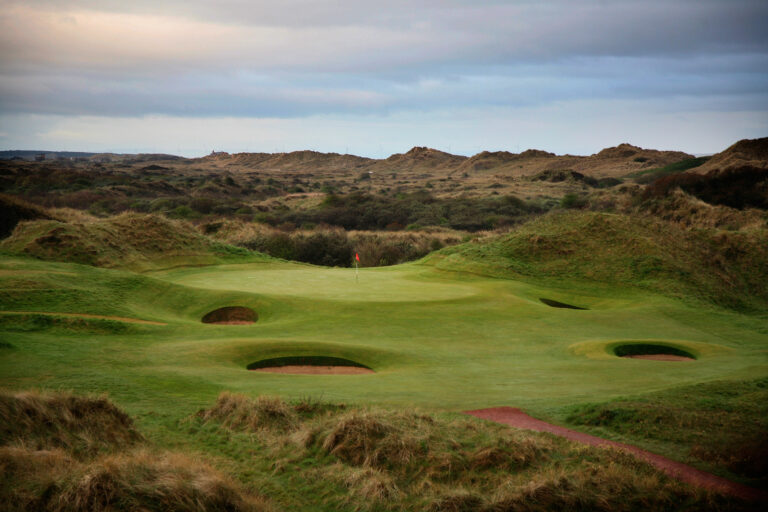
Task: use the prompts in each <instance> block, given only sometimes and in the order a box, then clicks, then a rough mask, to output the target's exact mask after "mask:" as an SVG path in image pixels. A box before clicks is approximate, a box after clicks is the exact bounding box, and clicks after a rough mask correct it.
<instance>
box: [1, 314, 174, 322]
mask: <svg viewBox="0 0 768 512" xmlns="http://www.w3.org/2000/svg"><path fill="white" fill-rule="evenodd" d="M0 315H47V316H64V317H69V318H96V319H99V320H115V321H117V322H126V323H129V324H146V325H168V324H166V323H164V322H153V321H151V320H140V319H138V318H128V317H124V316H105V315H90V314H88V313H57V312H55V311H0Z"/></svg>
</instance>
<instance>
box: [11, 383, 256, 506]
mask: <svg viewBox="0 0 768 512" xmlns="http://www.w3.org/2000/svg"><path fill="white" fill-rule="evenodd" d="M0 474H2V475H3V478H2V479H0V503H2V504H3V505H2V508H3V510H9V511H25V510H41V511H52V512H59V511H62V512H63V511H75V510H147V511H166V510H168V511H189V512H192V511H200V512H202V511H221V512H224V511H238V512H239V511H243V512H246V511H248V512H260V511H265V510H267V506H266V502H265V501H264V499H263V498H261V497H259V496H255V495H252V494H247V493H244V492H243V491H242V489H241V488H240V486H239V485H238V484H236V483H235V482H234V481H233V480H232V479H231V478H230V477H228V476H225V475H223V474H222V473H220V472H219V471H217V470H215V469H214V468H212V467H211V466H210V465H208V464H206V463H204V462H202V461H200V460H197V459H196V458H193V457H190V456H188V455H182V454H178V453H172V452H166V451H158V450H155V449H152V448H151V447H150V446H148V445H147V443H146V442H145V440H144V437H143V436H142V435H141V434H139V432H138V431H137V430H136V429H135V428H134V426H133V420H132V419H131V418H130V417H129V416H128V415H127V414H125V413H124V412H123V411H121V410H120V409H118V408H117V407H116V406H115V405H114V404H112V403H111V402H110V401H109V400H107V399H106V398H105V397H81V396H76V395H73V394H71V393H39V392H36V391H22V392H16V393H9V392H3V393H0Z"/></svg>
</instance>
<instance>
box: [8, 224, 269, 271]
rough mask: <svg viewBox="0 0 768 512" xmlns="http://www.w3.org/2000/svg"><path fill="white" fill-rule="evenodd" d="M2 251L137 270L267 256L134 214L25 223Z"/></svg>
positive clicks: (19, 226) (184, 227) (185, 226)
mask: <svg viewBox="0 0 768 512" xmlns="http://www.w3.org/2000/svg"><path fill="white" fill-rule="evenodd" d="M0 250H3V251H6V252H9V253H12V254H24V255H28V256H33V257H35V258H39V259H43V260H50V261H67V262H74V263H82V264H86V265H95V266H100V267H119V268H127V269H131V270H138V271H141V270H146V269H152V268H166V267H172V266H177V265H210V264H214V263H224V262H227V261H242V260H248V259H250V260H259V259H262V258H264V257H263V256H261V255H259V254H258V253H252V252H250V251H248V250H246V249H242V248H238V247H233V246H229V245H225V244H222V243H218V242H214V241H212V240H210V239H209V238H207V237H205V236H203V235H201V234H200V233H198V232H197V231H195V229H194V228H193V227H192V226H190V225H188V224H185V223H183V222H179V221H173V220H170V219H167V218H165V217H162V216H160V215H144V214H135V213H125V214H122V215H118V216H116V217H111V218H108V219H100V220H95V221H91V222H84V223H79V222H71V223H65V222H59V221H56V220H39V221H29V222H22V223H20V224H19V225H18V226H17V227H16V229H15V230H14V231H13V233H12V234H11V236H10V237H8V238H7V239H5V240H3V241H2V242H0Z"/></svg>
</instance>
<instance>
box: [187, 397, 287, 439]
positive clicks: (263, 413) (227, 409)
mask: <svg viewBox="0 0 768 512" xmlns="http://www.w3.org/2000/svg"><path fill="white" fill-rule="evenodd" d="M197 415H198V417H199V418H200V419H202V420H203V421H218V422H220V423H221V424H222V425H224V426H226V427H229V428H233V429H246V430H254V431H256V430H263V429H267V430H271V429H277V430H281V431H290V430H295V428H296V426H297V424H298V419H299V417H298V413H297V412H296V410H295V409H294V408H292V407H291V406H289V405H288V404H287V403H286V402H284V401H283V400H281V399H280V398H276V397H263V396H262V397H258V398H257V399H255V400H253V399H251V398H248V397H247V396H245V395H240V394H235V393H230V392H224V393H222V394H220V395H219V398H218V399H217V400H216V404H215V405H214V406H213V407H211V408H210V409H205V410H202V411H200V412H198V414H197Z"/></svg>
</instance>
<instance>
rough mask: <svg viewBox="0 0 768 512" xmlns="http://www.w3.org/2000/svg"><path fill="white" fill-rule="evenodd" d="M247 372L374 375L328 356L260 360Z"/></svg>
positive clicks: (350, 363)
mask: <svg viewBox="0 0 768 512" xmlns="http://www.w3.org/2000/svg"><path fill="white" fill-rule="evenodd" d="M247 368H248V369H249V370H252V371H259V372H268V373H290V374H298V375H360V374H364V373H374V372H373V370H371V369H370V368H368V367H367V366H365V365H363V364H360V363H358V362H355V361H351V360H349V359H344V358H341V357H329V356H288V357H273V358H271V359H262V360H261V361H256V362H255V363H251V364H249V365H248V366H247Z"/></svg>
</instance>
